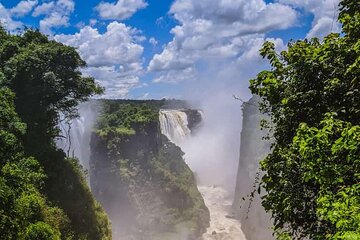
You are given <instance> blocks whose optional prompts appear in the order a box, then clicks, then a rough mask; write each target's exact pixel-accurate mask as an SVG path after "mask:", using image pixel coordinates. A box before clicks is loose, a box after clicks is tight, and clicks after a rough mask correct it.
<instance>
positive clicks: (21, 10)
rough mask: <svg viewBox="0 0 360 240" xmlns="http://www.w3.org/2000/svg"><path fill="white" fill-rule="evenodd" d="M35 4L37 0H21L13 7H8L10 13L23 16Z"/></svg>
mask: <svg viewBox="0 0 360 240" xmlns="http://www.w3.org/2000/svg"><path fill="white" fill-rule="evenodd" d="M37 4H38V1H37V0H27V1H21V2H19V3H18V4H17V5H16V6H15V7H13V8H11V9H10V13H11V14H12V15H13V16H16V17H23V16H25V15H27V14H28V13H30V12H31V11H32V10H33V9H34V7H35V6H36V5H37Z"/></svg>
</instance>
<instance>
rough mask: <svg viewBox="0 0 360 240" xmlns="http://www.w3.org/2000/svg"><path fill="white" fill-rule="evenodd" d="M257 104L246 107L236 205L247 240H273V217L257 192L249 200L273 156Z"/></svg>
mask: <svg viewBox="0 0 360 240" xmlns="http://www.w3.org/2000/svg"><path fill="white" fill-rule="evenodd" d="M258 102H259V98H258V97H256V96H254V97H253V98H251V99H250V101H249V102H247V103H244V105H243V126H242V132H241V146H240V160H239V169H238V175H237V183H236V190H235V199H234V203H233V208H234V211H235V214H236V217H237V218H238V219H240V221H241V226H242V230H243V232H244V233H245V235H246V239H248V240H267V239H274V238H273V236H272V230H271V227H272V224H271V220H270V215H269V214H268V213H266V212H265V210H264V208H263V207H262V205H261V196H260V195H259V194H258V193H257V191H256V193H255V195H254V198H253V199H250V198H249V197H247V196H248V195H249V194H250V193H251V192H252V191H254V187H253V186H254V183H255V181H256V178H261V173H259V162H260V161H261V160H262V159H264V157H266V155H267V154H268V153H269V152H270V142H269V141H266V140H263V139H262V138H263V137H264V136H265V135H266V132H265V131H261V129H260V121H261V119H264V118H265V117H264V116H263V115H262V114H261V113H260V111H259V107H258ZM256 190H257V189H256ZM262 191H264V190H262ZM243 198H245V200H243ZM250 204H251V207H250V208H249V206H250Z"/></svg>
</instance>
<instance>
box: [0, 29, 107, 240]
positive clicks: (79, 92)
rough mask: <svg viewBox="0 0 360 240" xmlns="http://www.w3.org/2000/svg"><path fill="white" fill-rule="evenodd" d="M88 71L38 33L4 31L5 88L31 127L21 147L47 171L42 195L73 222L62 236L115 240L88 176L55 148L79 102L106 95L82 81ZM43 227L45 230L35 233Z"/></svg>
mask: <svg viewBox="0 0 360 240" xmlns="http://www.w3.org/2000/svg"><path fill="white" fill-rule="evenodd" d="M85 66H86V64H85V62H84V61H83V60H82V59H81V57H80V56H79V54H78V53H77V52H76V50H75V49H74V48H72V47H69V46H65V45H63V44H61V43H58V42H56V41H53V40H49V39H48V38H47V37H46V36H45V35H43V34H41V33H40V32H39V31H37V30H31V29H27V30H25V31H24V33H22V34H20V35H11V34H8V33H6V32H5V30H4V29H2V28H0V72H3V74H4V75H5V78H6V81H5V80H3V81H1V82H0V87H6V88H9V89H11V90H12V91H13V92H14V93H15V95H16V98H14V100H15V110H16V112H17V113H18V115H19V117H20V118H21V120H22V121H23V122H24V123H26V125H27V131H26V132H24V134H23V135H20V136H19V139H17V140H16V141H20V142H21V143H22V144H23V147H24V152H25V155H26V156H33V157H35V158H36V159H37V160H38V161H39V163H40V166H41V168H42V169H43V170H44V177H45V178H44V184H43V188H41V192H42V194H43V195H45V196H46V197H47V199H48V200H49V201H50V202H51V204H53V205H55V206H57V207H58V208H60V209H61V210H62V211H63V212H64V215H65V216H67V217H68V218H69V223H70V224H68V225H67V226H66V227H65V229H63V232H71V233H72V234H73V236H72V238H73V239H89V240H98V239H110V238H111V231H110V223H109V220H108V218H107V216H106V214H105V213H104V211H103V210H102V208H101V207H100V206H99V205H98V203H97V202H96V201H95V200H94V198H93V196H92V194H91V192H90V190H89V188H88V186H87V184H86V182H85V180H84V174H83V171H82V170H81V168H80V166H79V165H78V164H77V163H76V160H73V159H68V158H66V156H65V153H64V152H63V151H62V150H59V149H57V148H56V146H55V138H56V137H59V133H60V131H59V127H58V126H59V123H60V121H61V119H60V114H62V115H63V116H65V118H66V119H68V120H69V119H72V118H74V117H76V116H77V109H76V107H77V105H78V104H79V103H80V102H82V101H85V100H87V99H88V98H89V97H91V96H92V95H94V94H98V93H101V92H102V91H103V89H102V88H101V87H100V86H98V85H97V84H96V83H95V81H94V79H93V78H91V77H83V76H82V74H81V68H82V67H85ZM14 141H15V140H14ZM47 212H52V211H47ZM51 220H52V221H53V222H56V223H58V224H60V225H61V224H62V223H61V221H58V219H56V218H51ZM38 227H43V226H34V229H32V230H31V231H32V232H36V231H38V230H37V229H41V228H38ZM29 231H30V230H29ZM34 234H35V233H34ZM65 235H66V234H62V235H61V238H64V239H65V238H66V236H65Z"/></svg>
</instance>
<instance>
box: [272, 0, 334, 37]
mask: <svg viewBox="0 0 360 240" xmlns="http://www.w3.org/2000/svg"><path fill="white" fill-rule="evenodd" d="M278 2H279V3H282V4H287V5H290V6H292V7H295V8H301V9H304V10H305V11H306V12H310V13H311V14H313V15H314V20H313V23H312V28H311V29H310V31H309V32H308V34H307V36H306V37H307V38H311V37H324V36H325V35H327V34H329V33H330V32H339V31H340V24H339V23H338V22H337V17H338V14H339V12H338V9H339V7H338V5H339V0H278Z"/></svg>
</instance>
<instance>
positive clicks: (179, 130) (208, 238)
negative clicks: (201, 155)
mask: <svg viewBox="0 0 360 240" xmlns="http://www.w3.org/2000/svg"><path fill="white" fill-rule="evenodd" d="M201 114H202V115H203V113H201ZM203 117H204V116H203ZM160 125H161V132H162V133H163V134H164V135H165V136H167V137H168V138H169V139H170V140H171V141H172V142H174V143H175V144H177V145H179V146H180V147H181V146H182V145H186V142H187V141H186V140H190V138H191V130H190V129H189V128H188V120H187V115H186V113H185V112H182V111H181V110H161V111H160ZM183 150H185V154H186V148H185V149H183ZM199 191H200V193H201V194H202V196H203V198H204V201H205V204H206V206H207V207H208V209H209V211H210V227H209V228H208V229H207V232H206V233H204V235H203V236H202V239H203V240H246V238H245V235H244V233H243V232H242V230H241V225H240V222H239V221H238V220H236V219H234V218H233V217H232V214H231V210H232V208H231V207H232V199H230V198H228V196H229V194H228V192H227V191H226V190H225V189H223V188H221V187H215V186H210V187H209V186H199Z"/></svg>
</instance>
